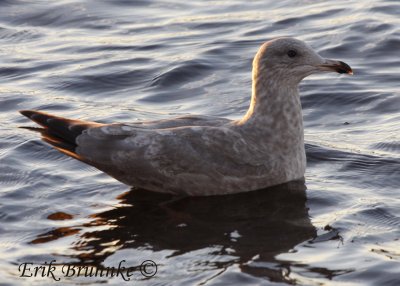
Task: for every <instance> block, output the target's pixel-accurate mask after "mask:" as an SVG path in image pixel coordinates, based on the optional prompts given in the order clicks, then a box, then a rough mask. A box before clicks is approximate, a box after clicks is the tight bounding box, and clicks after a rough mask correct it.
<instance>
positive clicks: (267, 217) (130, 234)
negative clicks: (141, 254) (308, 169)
mask: <svg viewBox="0 0 400 286" xmlns="http://www.w3.org/2000/svg"><path fill="white" fill-rule="evenodd" d="M305 189H306V187H305V185H304V181H296V182H290V183H287V184H284V185H280V186H276V187H272V188H268V189H264V190H259V191H253V192H248V193H240V194H235V195H227V196H213V197H183V198H177V197H174V196H171V195H165V194H158V193H153V192H148V191H144V190H138V189H132V190H131V191H130V192H128V193H125V194H124V195H122V196H121V197H120V199H121V205H120V206H118V207H116V208H115V209H112V210H109V211H105V212H102V213H98V214H96V215H94V221H93V222H92V223H91V224H90V225H86V227H87V228H86V232H84V233H83V234H82V235H81V239H80V241H79V242H78V243H77V244H75V246H74V248H75V250H78V253H79V250H81V251H82V255H79V254H78V255H77V257H74V258H78V259H79V260H80V263H82V264H91V265H100V264H101V263H102V262H103V261H104V260H105V259H106V258H107V257H109V256H110V255H113V254H114V253H115V252H116V251H121V250H122V249H138V248H140V249H143V248H147V249H151V250H153V251H160V250H172V251H173V254H172V255H169V256H168V258H170V257H171V256H176V255H182V254H185V253H188V252H191V251H195V250H200V249H205V248H207V247H210V246H220V247H219V248H218V249H220V252H219V253H215V248H213V253H212V254H213V255H221V256H223V255H227V254H229V257H232V259H231V260H230V261H229V260H228V261H227V260H224V262H222V263H218V264H215V265H213V267H216V268H217V267H221V268H227V267H229V266H230V265H233V264H236V265H238V266H239V267H240V269H241V271H242V272H245V273H248V274H250V275H254V276H258V277H268V278H269V279H271V280H274V281H285V278H284V277H283V275H284V274H283V273H282V270H281V269H270V268H268V267H264V266H262V267H260V266H256V265H252V264H260V263H261V264H264V265H265V264H268V263H275V264H276V263H279V261H277V260H276V259H275V256H276V255H278V254H280V253H286V252H288V251H290V250H291V249H293V248H294V247H295V246H296V245H298V244H300V243H302V242H304V241H307V240H309V239H311V238H313V237H315V236H316V230H315V228H314V227H313V225H312V224H311V222H310V219H309V217H308V210H307V207H306V193H305ZM98 226H100V228H99V227H98ZM101 226H109V227H101ZM92 227H93V228H94V229H93V231H91V228H92ZM109 245H112V246H113V247H112V248H108V249H107V250H106V248H107V246H109ZM168 258H166V259H168ZM252 262H254V263H252ZM265 262H267V263H265ZM202 263H203V264H207V263H208V262H207V261H202Z"/></svg>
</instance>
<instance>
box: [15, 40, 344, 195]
mask: <svg viewBox="0 0 400 286" xmlns="http://www.w3.org/2000/svg"><path fill="white" fill-rule="evenodd" d="M318 71H336V72H339V73H349V74H351V73H352V70H351V68H350V67H349V66H348V65H347V64H345V63H343V62H340V61H332V60H326V59H323V58H321V57H320V56H319V55H318V54H317V53H315V52H314V51H313V50H312V49H311V48H310V47H309V46H307V45H306V44H305V43H303V42H301V41H299V40H296V39H293V38H279V39H275V40H272V41H269V42H267V43H265V44H264V45H262V46H261V48H260V50H259V51H258V53H257V55H256V56H255V58H254V61H253V87H252V88H253V89H252V99H251V104H250V108H249V110H248V112H247V114H246V115H245V116H244V117H243V118H242V119H240V120H229V119H225V118H217V117H206V116H183V117H178V118H173V119H166V120H159V121H148V122H141V123H134V124H100V123H95V122H86V121H80V120H70V119H66V118H62V117H57V116H53V115H50V114H46V113H42V112H38V111H30V110H25V111H21V113H22V114H23V115H25V116H27V117H28V118H30V119H32V120H33V121H35V122H37V123H38V124H40V125H42V126H43V127H44V130H43V131H42V134H43V138H44V140H45V141H47V142H49V143H50V144H52V145H53V146H54V147H55V148H57V149H58V150H60V151H61V152H64V153H66V154H68V155H70V156H72V157H74V158H76V159H78V160H81V161H83V162H85V163H88V164H90V165H93V166H95V167H97V168H98V169H100V170H102V171H104V172H106V173H108V174H109V175H111V176H113V177H114V178H116V179H117V180H119V181H121V182H123V183H125V184H128V185H131V186H136V187H140V188H144V189H148V190H152V191H157V192H167V193H174V194H187V195H220V194H231V193H237V192H245V191H251V190H257V189H262V188H266V187H269V186H273V185H278V184H281V183H285V182H289V181H292V180H296V179H301V178H302V177H303V176H304V173H305V168H306V156H305V150H304V131H303V119H302V112H301V103H300V97H299V93H298V88H297V86H298V83H299V82H300V81H301V80H302V79H303V78H304V77H306V76H308V75H310V74H312V73H315V72H318Z"/></svg>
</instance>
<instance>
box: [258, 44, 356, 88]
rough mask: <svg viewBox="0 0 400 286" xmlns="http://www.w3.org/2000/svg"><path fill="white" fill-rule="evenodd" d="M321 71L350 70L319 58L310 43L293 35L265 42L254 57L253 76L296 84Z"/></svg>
mask: <svg viewBox="0 0 400 286" xmlns="http://www.w3.org/2000/svg"><path fill="white" fill-rule="evenodd" d="M321 72H337V73H341V74H342V73H345V74H353V71H352V69H351V68H350V66H349V65H348V64H346V63H344V62H342V61H337V60H330V59H325V58H322V57H321V56H320V55H318V53H317V52H315V51H314V50H313V49H312V48H311V47H310V46H309V45H307V44H306V43H304V42H303V41H300V40H297V39H294V38H278V39H274V40H271V41H268V42H266V43H264V44H263V45H262V46H261V47H260V49H259V51H258V52H257V54H256V56H255V58H254V61H253V73H254V76H255V77H256V78H255V79H256V80H263V79H273V80H274V81H275V82H282V83H286V84H290V85H297V84H298V83H299V82H300V81H301V80H302V79H303V78H305V77H306V76H309V75H311V74H315V73H321Z"/></svg>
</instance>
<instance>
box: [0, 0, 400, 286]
mask: <svg viewBox="0 0 400 286" xmlns="http://www.w3.org/2000/svg"><path fill="white" fill-rule="evenodd" d="M399 15H400V2H399V1H397V0H396V1H389V0H375V1H180V0H175V1H151V0H146V1H141V0H140V1H123V0H121V1H105V0H103V1H99V0H96V1H94V0H92V1H76V2H73V1H22V0H21V1H18V0H0V63H1V64H0V111H1V112H0V127H1V130H0V132H1V133H0V134H1V136H0V186H1V188H0V234H1V235H0V245H1V248H0V269H1V270H0V277H1V281H0V284H1V285H48V284H52V285H54V283H56V282H53V281H52V279H51V277H50V278H49V277H44V278H40V277H38V278H18V276H19V275H20V274H21V273H20V272H18V265H19V264H21V263H23V262H32V263H35V265H37V264H40V263H44V262H45V261H47V262H50V261H51V260H53V259H55V260H56V263H57V264H58V266H57V267H61V265H62V264H70V265H81V264H83V265H87V266H88V265H90V266H94V267H97V268H98V269H101V268H102V267H103V268H104V267H107V266H110V267H111V266H117V265H118V263H119V262H120V261H121V260H126V263H127V265H129V266H135V267H138V266H139V265H140V264H141V263H142V261H144V260H147V259H150V260H153V261H154V262H156V263H157V265H158V271H157V273H156V275H155V276H154V277H153V278H151V279H146V278H145V277H144V276H142V275H141V273H140V271H139V268H135V269H136V270H135V272H134V275H133V277H132V278H131V279H133V281H130V282H126V283H131V284H132V283H133V284H135V285H147V284H152V285H194V284H197V285H233V284H240V285H273V284H299V285H400V263H399V260H400V241H399V239H400V190H399V189H400V188H399V186H400V135H399V134H400V115H399V114H400V113H399V109H400V80H399V79H400V77H399V76H400V57H399V51H400V32H399V31H400V29H399V27H400V18H399ZM277 36H296V37H298V38H300V39H302V40H305V41H307V42H308V43H309V44H311V46H313V47H314V48H315V49H316V50H318V51H319V52H320V54H321V55H322V56H324V57H328V58H335V59H340V60H343V61H345V62H347V63H349V64H350V65H351V66H352V67H353V69H354V70H355V75H354V76H353V77H345V76H337V75H324V76H314V77H312V78H310V79H307V80H306V81H304V82H303V83H302V85H301V92H302V103H303V109H304V121H305V122H304V123H305V138H306V143H307V146H306V147H307V156H308V169H307V174H306V181H305V185H304V183H302V182H296V183H292V184H288V185H284V186H279V187H276V188H272V189H269V190H264V191H258V192H254V193H248V194H239V195H235V196H225V197H217V198H212V197H211V198H184V199H177V198H172V197H169V196H164V195H158V194H152V193H148V192H145V191H141V190H130V189H129V187H127V186H124V185H121V184H120V183H118V182H116V181H114V180H113V179H112V178H110V177H108V176H106V175H104V174H102V173H100V172H99V171H97V170H96V169H93V168H91V167H89V166H86V165H84V164H83V163H80V162H78V161H75V160H73V159H70V158H68V157H66V156H64V155H62V154H60V153H58V152H57V151H55V150H52V149H51V148H50V147H49V146H48V145H46V144H45V143H43V142H41V141H40V139H39V136H38V134H35V133H32V132H29V131H28V130H25V129H20V128H18V127H20V126H28V125H31V124H30V123H28V122H27V120H26V119H25V118H23V117H21V116H20V115H19V114H18V113H17V110H19V109H40V110H45V111H49V112H54V113H56V114H60V115H63V116H67V117H73V118H81V119H89V120H98V121H101V122H115V121H133V120H144V119H158V118H167V117H169V116H174V115H177V114H186V113H197V114H205V115H215V116H225V117H230V118H238V117H240V116H241V115H243V113H244V112H245V111H246V109H247V107H248V103H249V96H250V82H251V77H250V71H251V60H252V57H253V56H254V54H255V52H256V51H257V49H258V46H259V45H260V44H261V43H262V42H264V41H266V40H268V39H271V38H273V37H277ZM306 188H307V190H306ZM59 269H60V268H57V270H59ZM82 283H84V284H85V283H88V284H90V283H98V284H100V283H101V284H111V285H120V284H121V283H124V280H123V279H122V278H121V277H114V278H104V277H103V278H101V277H97V278H95V277H92V278H84V277H80V278H64V277H63V278H62V280H61V281H60V282H58V284H60V285H77V284H82Z"/></svg>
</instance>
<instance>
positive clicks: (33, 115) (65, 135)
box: [20, 110, 101, 144]
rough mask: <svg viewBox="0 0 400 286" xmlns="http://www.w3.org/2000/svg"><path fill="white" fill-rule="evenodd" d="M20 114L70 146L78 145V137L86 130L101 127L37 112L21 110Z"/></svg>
mask: <svg viewBox="0 0 400 286" xmlns="http://www.w3.org/2000/svg"><path fill="white" fill-rule="evenodd" d="M20 113H21V114H22V115H24V116H26V117H28V118H29V119H30V120H32V121H34V122H36V123H37V124H39V125H41V126H42V127H44V128H45V130H46V133H47V134H49V135H51V136H57V137H58V138H60V139H63V140H64V141H65V142H67V143H69V144H76V142H75V139H76V137H78V136H79V135H81V134H82V132H83V131H84V130H86V129H88V128H90V127H94V126H99V125H101V124H99V123H95V122H87V121H82V120H72V119H68V118H63V117H58V116H55V115H51V114H48V113H44V112H41V111H36V110H21V111H20Z"/></svg>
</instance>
